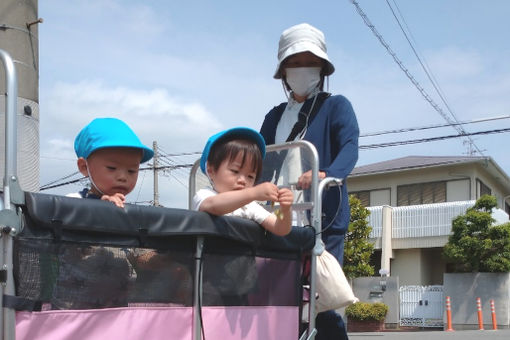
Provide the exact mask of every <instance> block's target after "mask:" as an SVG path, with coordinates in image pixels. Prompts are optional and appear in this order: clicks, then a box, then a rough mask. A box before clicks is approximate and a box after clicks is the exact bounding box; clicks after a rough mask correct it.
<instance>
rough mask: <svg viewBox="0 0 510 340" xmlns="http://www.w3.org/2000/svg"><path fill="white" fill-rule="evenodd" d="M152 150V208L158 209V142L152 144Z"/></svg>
mask: <svg viewBox="0 0 510 340" xmlns="http://www.w3.org/2000/svg"><path fill="white" fill-rule="evenodd" d="M152 150H153V151H154V157H153V158H152V164H153V177H154V204H153V205H154V206H155V207H159V191H158V190H159V188H158V142H156V141H154V142H152Z"/></svg>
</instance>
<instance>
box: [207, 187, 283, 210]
mask: <svg viewBox="0 0 510 340" xmlns="http://www.w3.org/2000/svg"><path fill="white" fill-rule="evenodd" d="M253 201H278V187H277V186H276V185H274V184H273V183H270V182H264V183H261V184H259V185H256V186H254V187H249V188H245V189H241V190H232V191H226V192H222V193H218V194H217V195H214V196H210V197H207V198H206V199H204V201H203V202H202V203H201V204H200V207H199V209H198V210H199V211H205V212H208V213H210V214H213V215H225V214H228V213H230V212H232V211H234V210H236V209H239V208H241V207H243V206H245V205H246V204H248V203H250V202H253Z"/></svg>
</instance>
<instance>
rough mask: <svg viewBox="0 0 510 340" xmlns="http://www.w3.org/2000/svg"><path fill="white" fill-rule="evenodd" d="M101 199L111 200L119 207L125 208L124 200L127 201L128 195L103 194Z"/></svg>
mask: <svg viewBox="0 0 510 340" xmlns="http://www.w3.org/2000/svg"><path fill="white" fill-rule="evenodd" d="M101 199H102V200H103V201H110V202H112V203H113V204H115V205H116V206H118V207H119V208H124V202H126V196H124V195H123V194H121V193H116V194H113V195H111V196H108V195H103V196H101Z"/></svg>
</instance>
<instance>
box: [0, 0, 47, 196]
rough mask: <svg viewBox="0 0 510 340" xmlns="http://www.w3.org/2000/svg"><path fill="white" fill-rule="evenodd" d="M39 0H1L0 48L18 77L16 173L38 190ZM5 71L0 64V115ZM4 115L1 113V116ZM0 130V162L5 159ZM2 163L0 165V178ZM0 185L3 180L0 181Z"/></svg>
mask: <svg viewBox="0 0 510 340" xmlns="http://www.w3.org/2000/svg"><path fill="white" fill-rule="evenodd" d="M40 23H42V19H40V18H39V17H38V0H24V1H19V0H0V49H2V50H4V51H6V52H7V53H8V54H9V55H10V57H11V58H12V59H13V61H14V65H15V69H16V74H17V80H18V96H17V98H16V100H17V112H16V116H17V122H18V123H17V125H18V126H17V129H18V131H19V133H18V136H17V143H16V144H17V149H18V154H17V155H16V156H15V157H16V158H17V164H18V167H17V170H18V171H17V172H18V173H17V174H16V175H17V177H18V179H19V184H20V186H21V188H22V189H23V190H25V191H39V29H38V26H39V24H40ZM5 85H6V84H5V72H4V68H3V67H0V119H1V120H2V121H3V120H4V117H5V112H4V111H5V110H4V107H5V100H6V95H5V93H6V87H5ZM2 116H3V117H2ZM4 134H5V131H0V164H3V163H4V160H5V154H4V152H5V142H4V140H5V138H4V137H5V136H4ZM3 177H4V167H3V166H0V178H3ZM0 187H2V184H1V183H0Z"/></svg>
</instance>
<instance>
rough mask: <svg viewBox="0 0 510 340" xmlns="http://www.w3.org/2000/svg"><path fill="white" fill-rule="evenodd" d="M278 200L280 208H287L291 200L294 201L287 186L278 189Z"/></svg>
mask: <svg viewBox="0 0 510 340" xmlns="http://www.w3.org/2000/svg"><path fill="white" fill-rule="evenodd" d="M278 202H279V203H280V207H281V208H282V209H288V208H289V207H290V206H291V205H292V202H294V194H293V193H292V190H290V189H288V188H281V189H279V190H278Z"/></svg>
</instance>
